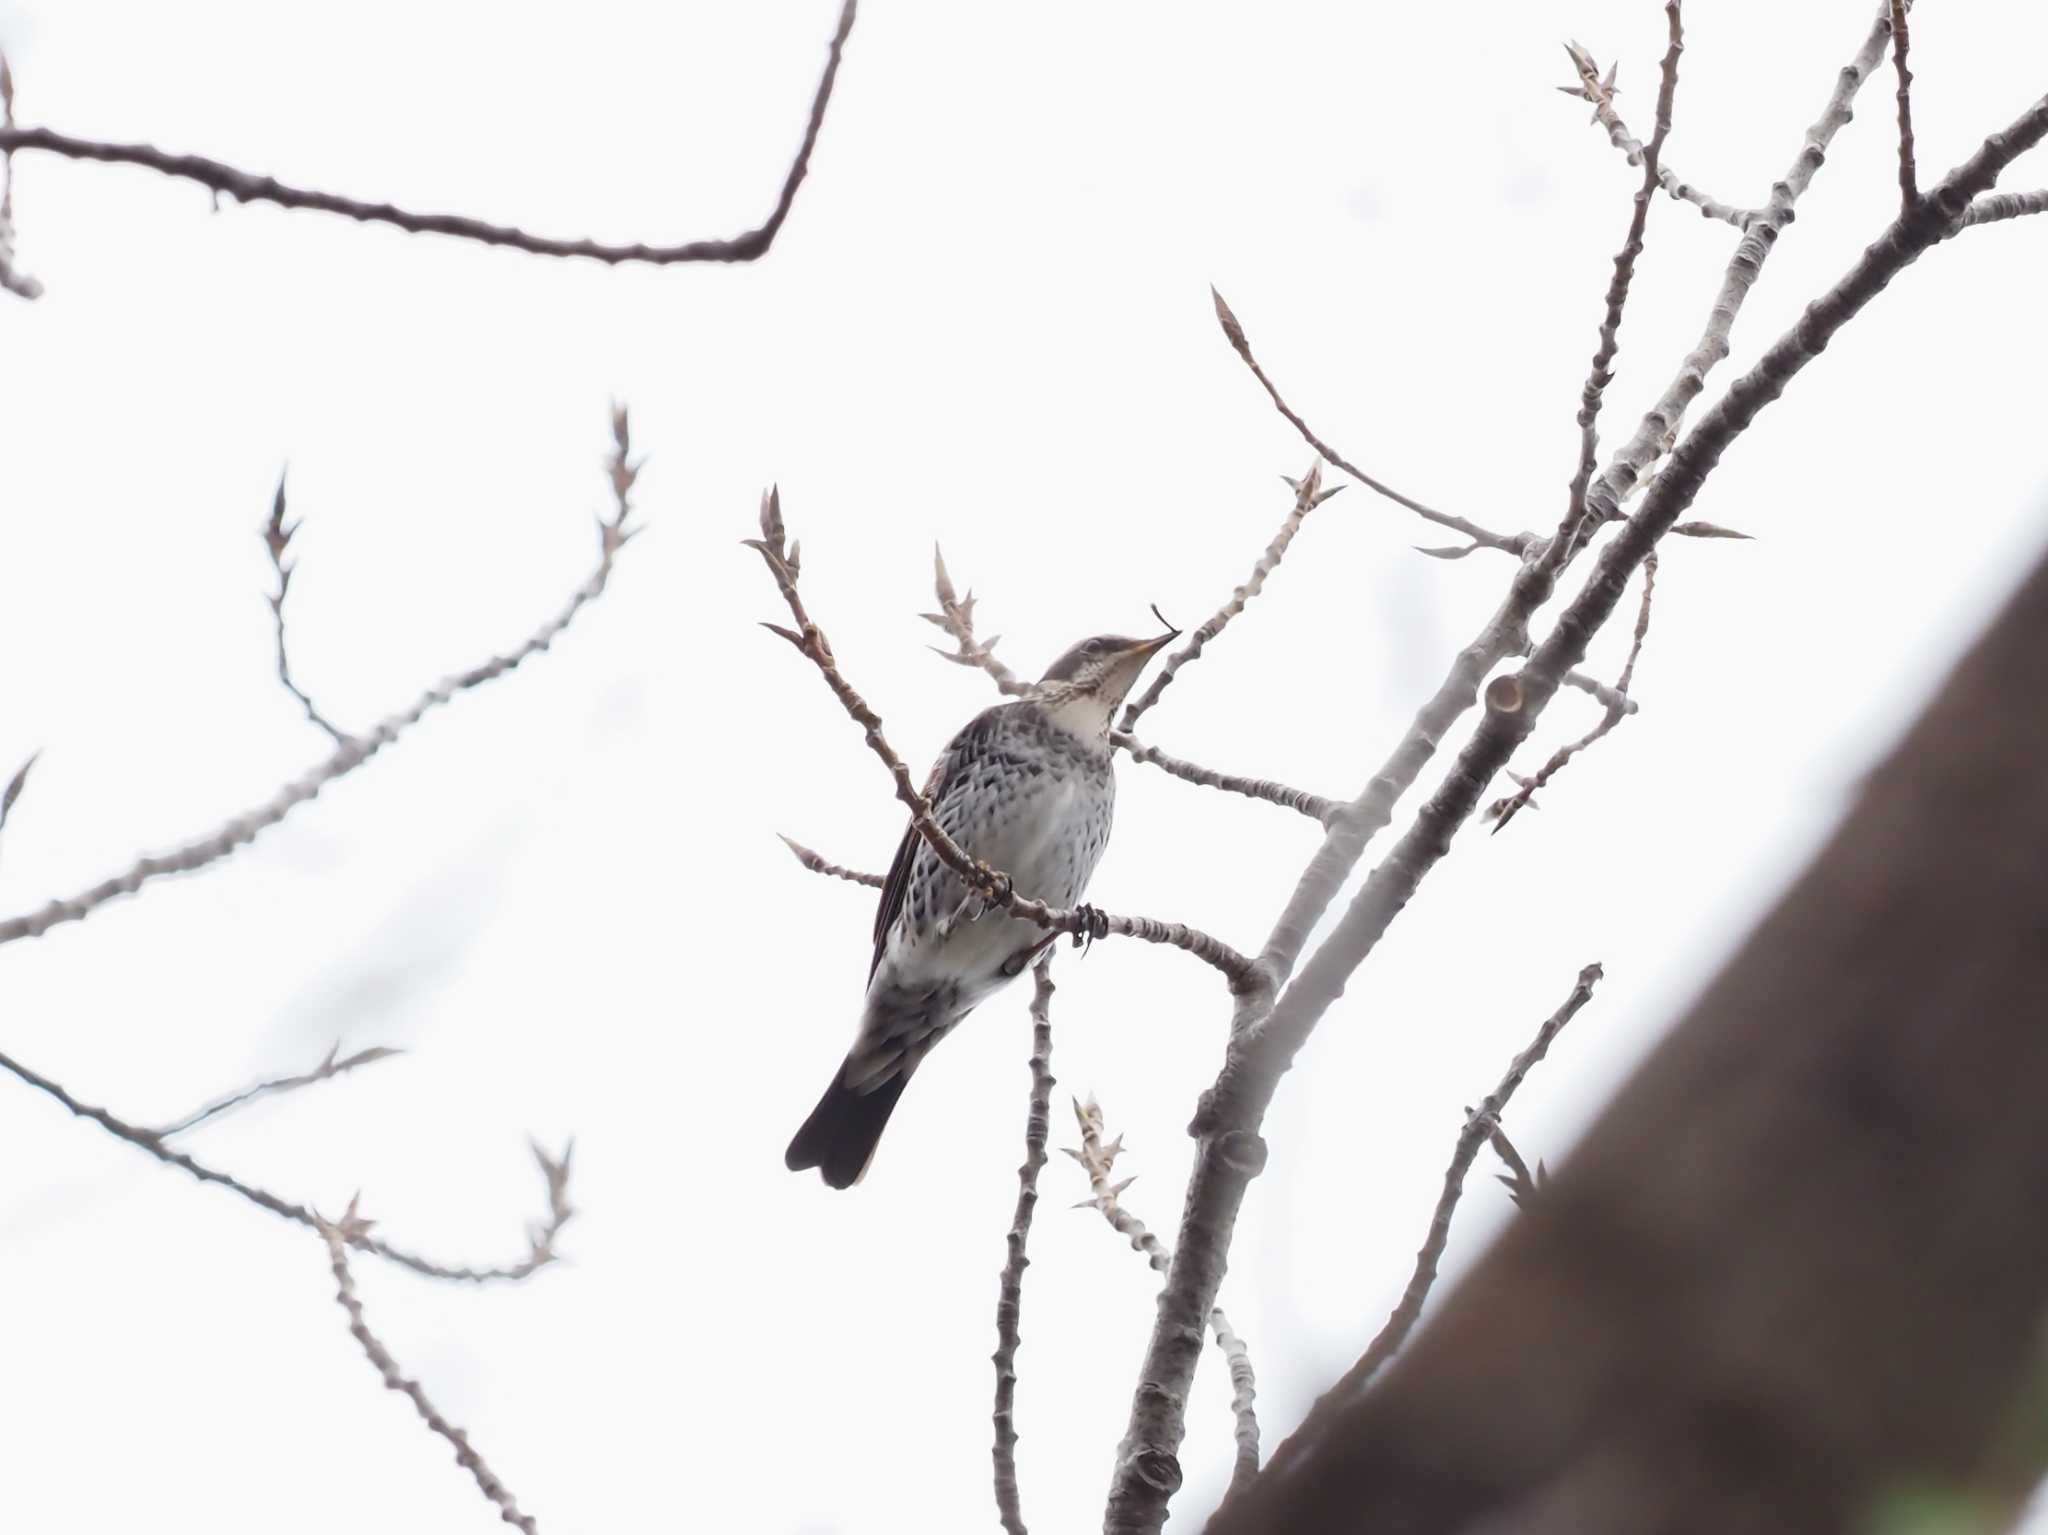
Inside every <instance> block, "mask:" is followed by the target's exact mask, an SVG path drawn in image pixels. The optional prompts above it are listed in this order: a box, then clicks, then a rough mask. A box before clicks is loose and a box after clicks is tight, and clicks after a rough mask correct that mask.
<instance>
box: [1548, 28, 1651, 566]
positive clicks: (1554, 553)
mask: <svg viewBox="0 0 2048 1535" xmlns="http://www.w3.org/2000/svg"><path fill="white" fill-rule="evenodd" d="M1664 19H1665V25H1666V27H1667V29H1668V31H1669V36H1670V40H1671V41H1670V46H1669V47H1668V48H1667V49H1666V50H1665V54H1664V65H1663V70H1662V73H1661V77H1660V81H1659V84H1658V87H1657V126H1656V129H1655V131H1654V132H1652V133H1651V135H1650V143H1649V146H1648V147H1647V148H1646V149H1644V151H1643V155H1642V164H1643V183H1642V185H1641V186H1640V187H1638V188H1637V189H1636V195H1635V205H1634V207H1633V208H1632V209H1631V210H1630V212H1629V221H1628V237H1627V238H1626V239H1625V240H1623V241H1622V246H1621V252H1620V254H1618V255H1617V256H1616V257H1615V258H1614V276H1613V277H1612V278H1611V279H1610V280H1609V281H1608V284H1607V313H1606V315H1605V317H1604V318H1603V319H1602V320H1601V322H1600V341H1599V344H1598V346H1596V347H1595V349H1594V352H1593V364H1592V367H1591V369H1590V370H1589V371H1588V372H1587V374H1586V382H1585V384H1584V386H1583V387H1582V388H1581V389H1580V392H1579V416H1578V421H1579V467H1578V472H1577V473H1576V474H1574V475H1573V476H1572V482H1571V493H1570V497H1569V500H1568V504H1567V506H1566V509H1565V515H1564V520H1563V521H1562V522H1561V523H1559V524H1558V529H1557V536H1556V537H1555V538H1554V539H1552V540H1551V546H1550V549H1549V551H1548V552H1547V553H1546V555H1545V559H1546V562H1547V563H1548V564H1549V565H1550V568H1552V569H1557V568H1559V567H1560V566H1561V565H1562V564H1563V561H1564V558H1565V555H1566V553H1567V552H1568V551H1569V550H1570V549H1571V548H1572V547H1573V545H1574V544H1575V543H1576V541H1577V540H1578V538H1579V529H1580V528H1581V527H1582V526H1583V524H1584V522H1585V518H1586V489H1587V487H1588V486H1590V485H1591V484H1592V483H1593V471H1594V469H1595V468H1597V467H1598V465H1599V461H1600V406H1601V403H1602V402H1603V400H1604V399H1605V398H1606V393H1607V385H1608V383H1609V382H1610V381H1611V380H1612V379H1613V377H1614V374H1613V372H1612V371H1611V370H1612V368H1613V366H1614V356H1615V353H1616V352H1617V351H1618V350H1619V349H1620V344H1621V343H1620V337H1621V316H1622V311H1623V309H1624V308H1625V307H1626V306H1627V304H1628V290H1629V285H1630V283H1631V282H1632V281H1633V280H1634V278H1635V271H1636V258H1637V257H1638V256H1640V255H1642V253H1643V231H1644V229H1645V228H1646V227H1647V225H1648V223H1649V218H1650V198H1651V194H1652V193H1654V192H1655V191H1656V189H1657V163H1658V156H1660V155H1661V154H1662V153H1663V152H1664V140H1665V139H1666V138H1667V137H1669V136H1670V133H1671V104H1672V100H1673V98H1674V97H1675V96H1676V95H1677V93H1678V59H1679V55H1680V54H1682V53H1684V51H1685V34H1684V28H1683V26H1682V25H1681V23H1680V20H1679V14H1678V0H1670V3H1668V4H1667V5H1666V6H1665V7H1664ZM1579 56H1581V55H1574V57H1579ZM1592 62H1593V61H1592V59H1591V57H1590V56H1584V63H1583V64H1582V65H1581V73H1582V75H1583V76H1584V78H1585V80H1586V82H1587V83H1586V89H1587V91H1588V93H1589V99H1595V100H1597V99H1599V97H1594V96H1591V94H1590V93H1592V92H1596V91H1597V92H1600V93H1601V95H1603V96H1604V95H1611V94H1612V92H1611V88H1610V87H1607V86H1603V85H1602V84H1601V81H1600V78H1599V76H1598V75H1597V74H1596V73H1595V72H1594V71H1593V68H1592Z"/></svg>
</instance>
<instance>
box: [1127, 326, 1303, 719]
mask: <svg viewBox="0 0 2048 1535" xmlns="http://www.w3.org/2000/svg"><path fill="white" fill-rule="evenodd" d="M1219 302H1220V300H1219ZM1282 478H1285V476H1283V477H1282ZM1287 484H1288V485H1289V487H1290V488H1292V490H1293V491H1294V506H1293V508H1292V509H1291V510H1290V511H1289V512H1288V513H1287V518H1286V520H1285V521H1284V522H1282V523H1281V524H1280V531H1279V532H1277V533H1275V534H1274V535H1273V540H1272V542H1271V543H1269V544H1267V545H1266V550H1265V553H1263V554H1261V555H1260V556H1259V560H1258V563H1257V564H1256V565H1254V566H1252V573H1251V575H1250V577H1249V578H1247V579H1246V581H1245V583H1244V585H1242V586H1240V587H1238V588H1237V589H1236V590H1234V591H1233V592H1232V593H1231V594H1230V601H1228V602H1226V603H1224V604H1223V606H1222V607H1220V608H1218V609H1217V610H1216V611H1215V613H1213V614H1212V615H1211V616H1210V617H1209V618H1208V619H1206V620H1205V621H1204V622H1203V624H1202V626H1201V627H1200V628H1199V629H1197V630H1195V632H1194V633H1193V634H1192V635H1190V636H1189V637H1188V642H1187V643H1186V644H1185V645H1183V646H1181V647H1180V649H1178V650H1176V651H1175V652H1174V653H1173V654H1172V655H1170V656H1168V657H1167V658H1166V660H1165V661H1164V662H1162V663H1161V665H1160V668H1159V671H1158V673H1157V675H1155V676H1154V677H1153V679H1152V683H1151V686H1149V687H1148V688H1146V689H1145V691H1144V692H1143V693H1141V694H1139V695H1138V697H1136V698H1135V699H1133V700H1132V701H1131V702H1130V703H1128V704H1126V705H1125V706H1124V717H1123V720H1122V721H1121V724H1120V728H1121V729H1123V730H1124V731H1126V732H1128V731H1132V730H1135V729H1137V728H1138V720H1139V719H1140V718H1141V717H1142V716H1143V715H1144V713H1145V711H1146V710H1147V709H1150V708H1151V707H1152V706H1153V705H1154V704H1156V703H1158V702H1159V695H1160V694H1162V693H1164V692H1165V691H1166V689H1167V687H1168V686H1169V685H1170V684H1171V683H1172V682H1173V679H1174V677H1175V676H1176V675H1178V673H1179V672H1180V669H1181V668H1182V667H1183V666H1185V665H1187V664H1188V662H1190V661H1192V660H1194V659H1195V658H1196V657H1197V656H1199V655H1201V653H1202V650H1203V648H1204V647H1205V646H1206V645H1207V644H1208V643H1209V641H1211V640H1213V639H1215V638H1216V636H1217V635H1219V634H1221V633H1222V632H1223V630H1224V627H1225V626H1226V625H1227V624H1229V622H1230V621H1231V620H1232V619H1233V618H1235V617H1237V615H1238V614H1240V613H1242V612H1243V611H1244V605H1245V604H1246V603H1247V602H1249V601H1251V600H1252V598H1254V597H1256V596H1258V595H1259V593H1260V592H1262V591H1264V590H1265V587H1266V577H1268V576H1270V575H1271V574H1272V573H1273V572H1274V570H1275V569H1277V568H1278V567H1279V564H1280V561H1281V560H1282V559H1284V558H1285V557H1286V555H1287V546H1288V545H1289V544H1292V543H1293V542H1294V535H1295V534H1297V533H1299V532H1300V531H1301V524H1302V521H1303V519H1304V518H1306V517H1307V516H1308V514H1309V513H1310V512H1312V511H1314V510H1315V509H1316V508H1317V507H1319V506H1321V505H1322V504H1323V503H1324V502H1325V501H1327V500H1329V499H1330V497H1332V496H1334V495H1336V494H1337V492H1338V491H1340V490H1342V489H1343V488H1344V487H1343V486H1341V485H1332V486H1331V487H1330V488H1329V489H1328V490H1324V489H1323V467H1322V464H1321V463H1320V462H1317V463H1312V464H1310V465H1309V466H1308V473H1306V474H1304V475H1303V476H1302V477H1301V478H1300V479H1298V480H1294V479H1290V480H1288V481H1287Z"/></svg>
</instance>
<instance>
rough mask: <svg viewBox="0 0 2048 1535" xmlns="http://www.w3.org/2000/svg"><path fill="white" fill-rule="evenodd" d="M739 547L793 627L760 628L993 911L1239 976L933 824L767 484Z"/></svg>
mask: <svg viewBox="0 0 2048 1535" xmlns="http://www.w3.org/2000/svg"><path fill="white" fill-rule="evenodd" d="M743 542H744V543H745V544H746V546H747V547H748V548H750V549H753V550H754V551H756V552H757V553H758V554H759V555H760V556H761V559H762V562H763V563H764V564H765V565H767V567H768V572H769V574H770V575H771V576H773V577H774V578H775V585H776V587H777V589H778V590H779V591H780V592H781V593H782V599H783V601H784V602H785V603H786V604H787V605H788V607H789V611H790V616H791V617H792V618H794V619H795V620H796V625H797V627H796V628H794V629H787V628H784V627H783V626H782V625H780V624H763V625H762V627H763V628H765V629H767V630H769V631H770V632H771V633H773V634H777V635H779V636H781V637H782V638H783V639H785V640H787V641H789V643H790V644H791V645H793V646H794V647H795V648H796V649H797V650H798V651H799V652H800V653H802V654H803V655H804V656H805V657H806V658H807V659H808V660H810V662H811V663H812V664H813V665H814V666H816V667H817V669H818V671H819V674H820V675H821V676H823V677H824V679H825V685H826V686H827V687H829V688H830V689H831V690H832V695H833V696H834V697H835V698H837V699H838V700H839V702H840V706H841V707H842V708H844V709H845V710H846V712H847V714H848V715H849V716H851V718H852V719H853V721H854V723H855V724H857V725H859V726H860V727H861V730H862V732H863V734H864V735H865V737H866V740H867V744H868V749H869V750H871V751H872V752H873V753H874V754H875V755H876V756H877V757H878V758H880V759H881V762H882V765H883V766H884V767H886V768H887V769H888V770H889V776H890V778H891V779H892V780H894V782H895V785H896V798H897V799H898V800H900V801H901V802H902V803H903V806H904V808H905V809H907V810H908V811H909V812H910V822H911V825H913V826H915V827H916V828H917V832H918V835H919V836H921V837H923V838H924V840H925V842H926V844H927V845H928V846H930V848H931V850H932V851H933V852H934V853H936V854H937V855H938V857H939V860H940V862H942V863H944V864H945V865H946V867H947V868H949V869H951V870H952V871H953V872H954V873H955V874H957V875H958V876H960V878H961V880H962V881H963V882H964V883H965V884H966V885H967V886H968V887H969V888H970V889H971V890H973V891H974V892H975V894H976V895H977V896H979V897H980V898H981V900H982V901H983V902H984V903H985V904H986V906H987V907H988V908H990V909H992V910H997V911H1008V912H1009V913H1010V914H1011V915H1012V916H1016V917H1022V918H1023V919H1024V920H1026V921H1027V922H1035V923H1037V924H1038V925H1039V926H1040V927H1042V928H1045V929H1046V930H1047V931H1049V932H1055V933H1074V934H1081V933H1085V932H1090V931H1092V932H1094V933H1095V934H1096V936H1098V937H1102V936H1106V935H1107V934H1110V933H1114V934H1117V935H1119V936H1121V937H1125V938H1137V939H1141V940H1143V941H1144V942H1146V943H1158V944H1167V945H1170V946H1172V947H1174V948H1177V949H1181V950H1184V951H1185V952H1187V953H1189V954H1192V955H1194V956H1195V958H1197V959H1199V960H1201V961H1202V962H1203V963H1204V964H1208V965H1212V966H1214V967H1215V968H1216V969H1218V970H1220V971H1222V972H1223V974H1224V976H1225V977H1226V978H1227V979H1228V980H1229V981H1230V982H1231V984H1232V986H1233V987H1236V986H1240V985H1242V984H1243V983H1244V982H1245V979H1246V977H1247V975H1248V973H1249V972H1250V970H1251V961H1249V960H1248V959H1246V958H1245V957H1244V956H1243V955H1242V954H1240V953H1238V952H1237V950H1235V949H1233V948H1231V947H1230V945H1228V944H1226V943H1224V942H1222V941H1221V940H1220V939H1217V938H1213V937H1211V936H1210V935H1209V934H1207V933H1204V932H1201V931H1199V930H1198V929H1196V928H1191V927H1188V926H1187V925H1185V924H1184V923H1179V922H1160V921H1157V920H1155V919H1153V918H1150V917H1124V916H1117V915H1114V914H1105V913H1090V912H1086V911H1079V910H1072V911H1067V910H1061V909H1060V908H1058V907H1054V906H1048V905H1047V904H1046V903H1045V902H1043V901H1041V900H1038V899H1036V898H1035V897H1030V896H1025V895H1021V894H1019V893H1018V891H1017V888H1016V885H1015V883H1014V882H1013V881H1012V880H1011V878H1010V876H1009V875H1007V874H1005V873H1003V872H1002V871H1001V870H1000V869H996V868H993V867H991V866H990V865H989V864H988V863H986V862H985V861H983V860H982V859H979V858H976V857H975V856H974V855H973V854H972V853H969V852H968V851H967V850H966V849H965V848H963V847H961V846H960V844H959V843H957V842H955V841H954V840H953V839H952V837H950V836H949V835H947V833H946V829H945V828H944V827H943V826H941V825H939V823H938V820H937V818H936V817H935V816H933V814H932V808H931V801H930V800H928V799H926V798H925V796H924V795H923V794H922V793H920V792H919V790H918V787H917V785H916V783H915V782H913V781H912V779H911V776H910V769H909V768H908V767H906V766H905V765H904V763H903V759H902V758H901V757H899V756H898V755H897V754H896V749H895V748H894V747H892V746H891V745H890V744H889V741H888V738H887V737H886V736H884V735H883V734H882V718H881V716H880V715H878V714H876V713H875V711H874V710H873V709H872V708H870V707H869V706H868V702H867V700H866V699H864V698H862V697H861V696H860V694H859V693H858V692H856V691H855V690H854V687H853V684H851V683H850V682H848V681H847V680H846V676H845V674H844V673H843V672H841V671H840V670H839V663H838V660H837V659H836V658H835V657H834V656H833V654H832V646H831V644H830V642H829V641H828V640H827V639H826V638H825V633H824V631H823V630H822V629H820V628H819V627H818V626H817V624H815V623H814V622H812V620H811V615H810V613H809V612H808V611H807V610H806V609H805V607H804V601H803V598H802V596H800V595H799V594H798V592H797V577H798V574H799V572H800V571H801V569H802V550H801V546H800V545H799V544H797V543H792V542H788V541H787V534H786V530H785V528H784V525H783V520H782V497H781V495H780V493H779V492H778V491H776V490H773V489H771V490H769V491H768V493H767V494H766V495H764V496H762V498H761V537H759V538H749V539H745V540H743Z"/></svg>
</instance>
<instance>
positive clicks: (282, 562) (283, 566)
mask: <svg viewBox="0 0 2048 1535" xmlns="http://www.w3.org/2000/svg"><path fill="white" fill-rule="evenodd" d="M284 481H285V473H284V471H283V470H279V471H278V475H277V494H276V496H275V497H273V498H272V500H271V503H270V520H269V521H268V522H266V523H264V525H263V548H264V552H265V553H267V554H268V555H269V556H270V568H271V569H272V570H274V571H276V572H277V590H276V591H275V592H274V593H272V594H271V598H270V616H271V618H272V620H273V627H274V628H275V629H276V631H277V680H278V681H279V682H282V683H283V684H284V690H285V691H286V692H287V693H289V694H291V695H292V697H294V698H296V699H297V700H298V701H299V707H300V708H301V709H304V710H305V711H306V718H307V719H309V720H311V721H312V722H313V723H314V724H316V725H318V726H319V727H320V728H321V729H322V730H324V731H326V732H327V734H328V735H329V736H331V737H333V739H334V744H335V745H336V746H346V745H348V744H349V740H350V737H349V733H348V732H347V731H346V730H343V729H342V728H341V727H340V726H338V725H336V724H335V723H334V722H333V721H331V720H329V719H328V718H327V716H326V715H324V714H322V713H321V712H320V711H319V710H318V709H317V708H315V707H314V704H313V700H312V699H311V698H310V697H309V696H307V694H306V691H305V689H303V688H301V687H300V686H299V685H298V683H297V682H295V681H294V680H293V679H292V663H291V657H290V655H289V654H288V653H287V651H286V649H285V632H284V599H285V595H286V593H288V592H289V591H290V590H291V584H292V571H293V569H294V568H295V567H294V566H293V565H292V563H291V562H290V561H289V560H287V559H286V558H285V554H286V552H287V551H288V550H289V549H290V548H291V542H292V535H293V534H294V533H296V532H298V531H299V524H298V523H296V522H293V523H287V522H286V521H285V520H284V507H285V498H284Z"/></svg>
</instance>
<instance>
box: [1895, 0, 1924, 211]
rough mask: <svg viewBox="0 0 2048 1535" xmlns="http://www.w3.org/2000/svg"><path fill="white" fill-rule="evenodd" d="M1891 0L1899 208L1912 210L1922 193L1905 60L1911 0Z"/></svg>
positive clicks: (1909, 76) (1909, 69) (1910, 78)
mask: <svg viewBox="0 0 2048 1535" xmlns="http://www.w3.org/2000/svg"><path fill="white" fill-rule="evenodd" d="M1890 3H1891V8H1892V16H1891V21H1892V62H1893V63H1894V64H1896V65H1898V68H1899V209H1900V211H1901V212H1904V213H1911V212H1912V211H1913V204H1914V203H1915V202H1916V201H1917V200H1918V199H1919V196H1920V192H1919V188H1918V187H1917V186H1916V185H1915V178H1916V176H1917V171H1916V169H1915V167H1914V163H1913V70H1912V66H1910V65H1909V64H1908V63H1907V62H1906V53H1907V50H1908V49H1909V48H1910V47H1911V46H1912V39H1911V37H1910V36H1909V34H1908V33H1907V30H1906V7H1907V4H1908V3H1909V0H1890Z"/></svg>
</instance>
